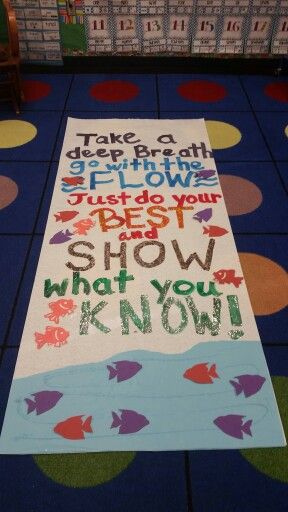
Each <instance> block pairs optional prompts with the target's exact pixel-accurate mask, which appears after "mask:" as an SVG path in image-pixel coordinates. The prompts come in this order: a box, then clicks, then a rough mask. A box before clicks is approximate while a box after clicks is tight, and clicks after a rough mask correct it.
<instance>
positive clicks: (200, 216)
mask: <svg viewBox="0 0 288 512" xmlns="http://www.w3.org/2000/svg"><path fill="white" fill-rule="evenodd" d="M211 217H212V208H205V210H200V212H197V213H196V214H195V215H193V219H195V220H198V221H199V222H202V220H203V221H204V222H207V221H208V220H210V219H211Z"/></svg>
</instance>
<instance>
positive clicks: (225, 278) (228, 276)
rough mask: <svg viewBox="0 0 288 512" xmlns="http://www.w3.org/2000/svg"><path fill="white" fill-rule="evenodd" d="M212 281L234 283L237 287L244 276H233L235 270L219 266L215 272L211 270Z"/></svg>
mask: <svg viewBox="0 0 288 512" xmlns="http://www.w3.org/2000/svg"><path fill="white" fill-rule="evenodd" d="M213 276H214V281H217V283H219V284H234V286H235V288H239V286H240V284H241V283H242V281H243V279H244V277H240V276H239V277H238V276H235V270H233V269H232V268H229V269H226V268H221V269H220V270H217V272H213Z"/></svg>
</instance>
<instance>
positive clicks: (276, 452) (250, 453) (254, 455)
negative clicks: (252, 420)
mask: <svg viewBox="0 0 288 512" xmlns="http://www.w3.org/2000/svg"><path fill="white" fill-rule="evenodd" d="M272 381H273V386H274V391H275V394H276V398H277V403H278V407H279V410H280V414H281V419H282V423H283V428H284V431H285V434H286V437H288V378H287V377H273V378H272ZM241 454H242V455H243V457H244V458H245V459H246V460H248V462H250V464H252V466H254V467H255V468H256V469H258V471H260V472H261V473H264V474H265V475H267V476H270V477H271V478H275V479H276V480H280V481H281V482H285V483H288V448H287V446H285V447H284V448H256V449H253V450H241Z"/></svg>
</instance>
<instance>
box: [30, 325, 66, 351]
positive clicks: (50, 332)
mask: <svg viewBox="0 0 288 512" xmlns="http://www.w3.org/2000/svg"><path fill="white" fill-rule="evenodd" d="M69 334H70V333H69V332H68V331H66V329H63V327H51V326H50V325H49V326H48V327H46V329H45V332H44V333H41V332H35V333H34V336H35V342H36V345H37V348H42V347H43V346H44V345H45V344H46V343H47V345H53V346H54V347H61V345H65V343H67V338H68V336H69Z"/></svg>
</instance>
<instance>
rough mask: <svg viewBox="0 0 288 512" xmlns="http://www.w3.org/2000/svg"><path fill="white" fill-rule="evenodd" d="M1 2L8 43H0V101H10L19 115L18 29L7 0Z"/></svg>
mask: <svg viewBox="0 0 288 512" xmlns="http://www.w3.org/2000/svg"><path fill="white" fill-rule="evenodd" d="M0 1H1V0H0ZM2 1H3V6H4V10H5V14H6V22H7V30H8V42H7V43H6V42H5V43H0V101H8V100H10V101H12V102H13V105H14V108H15V111H16V113H17V114H19V113H20V105H21V101H22V100H23V99H24V94H23V90H22V84H21V77H20V55H19V39H18V27H17V22H16V16H15V12H14V10H13V8H12V7H11V5H10V3H9V0H2Z"/></svg>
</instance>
